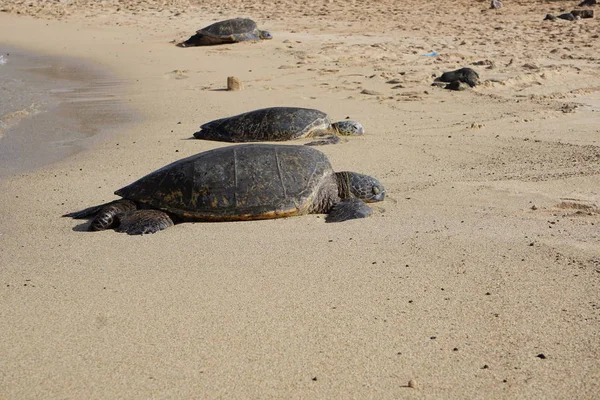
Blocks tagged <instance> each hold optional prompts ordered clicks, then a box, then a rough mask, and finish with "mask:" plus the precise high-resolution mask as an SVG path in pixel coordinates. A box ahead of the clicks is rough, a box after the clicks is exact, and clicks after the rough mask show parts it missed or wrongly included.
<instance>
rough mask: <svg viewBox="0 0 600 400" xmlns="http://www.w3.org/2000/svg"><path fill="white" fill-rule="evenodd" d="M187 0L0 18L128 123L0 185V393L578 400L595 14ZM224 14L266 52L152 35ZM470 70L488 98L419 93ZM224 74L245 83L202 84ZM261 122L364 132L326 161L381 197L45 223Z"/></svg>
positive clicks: (585, 324)
mask: <svg viewBox="0 0 600 400" xmlns="http://www.w3.org/2000/svg"><path fill="white" fill-rule="evenodd" d="M89 3H92V4H89ZM122 3H127V4H122ZM189 3H190V2H187V1H167V0H165V1H144V2H142V1H139V2H137V3H136V2H118V1H95V2H84V1H60V2H50V1H34V0H28V1H14V0H3V1H0V9H2V10H4V11H5V12H3V13H0V38H2V41H3V42H4V43H5V44H8V45H11V46H17V47H21V48H24V49H27V50H29V51H36V52H40V53H47V54H51V55H54V56H68V57H78V58H84V59H86V60H87V61H88V62H91V63H94V64H95V65H96V66H98V67H99V68H103V69H106V70H107V71H110V73H111V74H114V76H117V77H118V79H114V80H111V81H107V82H103V85H102V88H103V91H104V92H105V93H112V94H114V96H113V100H112V101H113V102H114V104H121V105H122V106H123V107H125V106H126V107H129V108H131V110H133V112H134V113H135V115H137V117H136V123H134V124H128V125H123V126H122V127H119V129H117V130H116V131H114V132H112V133H110V134H101V135H96V136H94V137H93V138H91V139H88V140H84V141H82V143H81V144H82V146H85V147H86V148H87V149H86V150H84V151H82V152H80V153H78V154H76V155H74V156H71V157H69V158H67V159H64V160H62V161H60V162H58V163H55V164H53V165H51V166H47V167H45V168H42V169H39V170H36V171H34V172H31V173H23V174H21V175H17V176H13V177H10V178H4V179H2V180H1V181H0V204H2V207H1V209H0V220H1V221H2V224H1V226H0V250H1V252H0V265H1V269H0V271H1V272H0V277H1V279H0V284H1V288H0V319H1V325H0V326H1V336H2V341H0V398H6V399H32V398H44V399H49V398H79V399H93V398H103V399H113V398H139V399H147V398H344V399H345V398H357V399H362V398H429V399H442V398H447V399H450V398H453V399H459V398H481V399H484V398H485V399H491V398H510V399H515V398H524V399H525V398H527V399H530V398H556V399H574V398H577V399H592V398H597V395H598V393H599V392H600V361H599V360H600V293H599V283H600V273H599V272H600V246H599V241H600V125H599V123H598V122H599V120H600V119H599V116H600V69H599V64H600V58H599V56H598V54H600V40H598V33H599V32H600V24H599V22H598V21H599V19H598V18H597V17H596V18H594V19H587V20H581V21H577V22H568V21H557V22H555V23H552V22H549V21H542V19H543V17H544V16H545V14H546V13H554V14H558V13H560V9H561V8H562V9H564V10H567V11H569V10H570V9H572V8H574V5H575V4H576V3H577V1H575V2H566V1H560V2H530V1H509V0H506V1H505V2H504V4H505V6H504V7H503V8H501V9H499V10H489V9H488V7H489V3H488V2H487V1H485V2H480V1H466V0H460V1H455V2H447V1H446V2H441V1H435V2H420V1H419V2H417V1H412V0H411V1H377V2H359V1H335V0H329V1H321V0H311V2H310V4H311V6H310V7H309V6H308V5H307V4H306V3H303V2H293V1H289V0H285V1H281V2H276V3H275V4H270V3H269V4H262V3H261V2H254V1H231V2H227V1H225V2H223V1H213V0H210V1H202V2H196V3H195V4H191V5H190V4H189ZM364 3H368V5H364ZM595 10H596V12H600V9H598V8H596V9H595ZM237 16H246V17H252V18H253V19H255V20H256V21H257V22H258V23H259V26H261V27H262V28H264V29H269V30H271V31H272V32H273V34H274V36H275V39H273V40H271V41H265V42H260V43H250V44H248V43H244V44H238V45H225V46H220V47H210V48H189V49H182V48H178V47H175V46H174V45H173V44H172V43H170V42H171V41H172V40H176V41H180V40H183V39H186V38H187V37H188V36H189V35H190V34H191V33H193V32H194V31H195V30H196V29H198V28H200V27H203V26H205V25H207V24H209V23H211V22H213V21H217V20H219V19H225V18H230V17H237ZM431 51H438V52H439V55H438V56H437V57H424V56H422V54H425V53H429V52H431ZM485 60H489V61H491V62H492V64H493V68H491V69H488V68H487V67H486V66H485V65H483V66H474V63H475V62H478V61H485ZM463 66H471V67H473V68H475V69H476V70H477V71H478V72H479V73H480V75H481V76H482V78H483V80H485V81H486V82H485V83H484V84H483V85H481V86H478V87H476V88H475V89H473V90H469V91H465V92H451V91H446V90H443V89H440V88H435V87H431V86H430V84H431V81H432V75H433V74H438V75H439V74H440V73H441V72H443V71H447V70H452V69H456V68H458V67H463ZM231 75H235V76H237V77H239V78H240V79H241V80H242V82H243V84H244V86H245V90H243V91H239V92H226V91H222V90H219V89H222V88H224V87H225V84H226V78H227V76H231ZM390 80H396V81H395V82H397V83H393V84H391V83H387V82H388V81H390ZM365 89H366V90H367V91H369V92H370V93H375V94H371V95H369V94H364V93H362V92H363V91H364V90H365ZM274 105H290V106H304V107H313V108H319V109H322V110H324V111H326V112H328V113H329V114H330V116H331V117H332V118H333V119H335V120H338V119H343V118H345V117H346V116H350V117H351V118H353V119H356V120H359V121H361V122H362V123H363V124H364V126H365V127H366V129H367V134H366V135H365V136H364V137H360V138H351V139H348V140H347V141H345V142H343V143H341V144H338V145H335V146H325V147H322V148H320V149H321V150H322V151H324V152H325V153H326V154H327V155H328V156H329V158H330V160H331V162H332V164H333V165H334V167H335V168H336V169H337V170H344V169H351V170H356V171H358V172H363V173H368V174H371V175H373V176H376V177H378V178H379V179H380V180H381V181H382V183H383V184H384V185H385V186H386V188H387V191H388V197H387V198H386V200H385V201H384V202H382V203H377V204H375V205H374V206H373V208H374V210H375V213H374V215H373V216H372V217H371V218H368V219H364V220H354V221H349V222H345V223H341V224H325V223H324V219H323V216H318V215H309V216H303V217H295V218H288V219H279V220H268V221H257V222H240V223H196V224H181V225H177V226H175V227H173V228H169V229H167V230H166V231H164V232H160V233H158V234H155V235H144V236H138V237H133V236H126V235H124V234H118V233H115V232H114V231H106V232H102V233H88V232H82V230H84V229H85V226H86V225H85V224H81V223H80V222H78V221H74V220H71V219H67V218H60V215H61V214H63V213H65V212H68V211H74V210H78V209H81V208H84V207H87V206H90V205H94V204H99V203H101V202H104V201H108V200H111V199H113V198H115V196H114V195H113V194H112V193H113V191H114V190H115V189H118V188H120V187H122V186H124V185H126V184H128V183H130V182H132V181H133V180H135V179H137V178H139V177H141V176H143V175H144V174H146V173H148V172H150V171H153V170H154V169H156V168H158V167H161V166H163V165H165V164H167V163H169V162H172V161H174V160H177V159H179V158H182V157H184V156H187V155H191V154H195V153H197V152H200V151H204V150H208V149H211V148H215V147H219V146H222V145H224V144H223V143H216V142H205V141H197V140H186V139H187V138H189V137H191V135H192V133H193V132H195V130H197V128H198V126H199V125H200V124H202V123H204V122H207V121H209V120H212V119H216V118H219V117H223V116H228V115H233V114H235V113H240V112H244V111H248V110H252V109H255V108H260V107H267V106H274ZM95 122H96V123H97V124H99V125H102V119H99V120H98V121H95ZM302 143H303V141H300V142H299V144H302ZM411 380H413V381H414V382H416V383H417V384H416V387H415V388H413V387H409V385H408V382H409V381H411ZM414 382H413V383H414ZM411 386H414V385H411Z"/></svg>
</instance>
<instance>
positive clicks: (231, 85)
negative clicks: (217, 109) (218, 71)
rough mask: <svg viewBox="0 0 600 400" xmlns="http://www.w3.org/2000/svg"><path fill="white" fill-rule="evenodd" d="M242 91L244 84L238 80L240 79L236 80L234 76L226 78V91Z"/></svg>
mask: <svg viewBox="0 0 600 400" xmlns="http://www.w3.org/2000/svg"><path fill="white" fill-rule="evenodd" d="M242 89H244V84H243V83H242V81H241V80H240V78H236V77H235V76H228V77H227V90H233V91H236V90H242Z"/></svg>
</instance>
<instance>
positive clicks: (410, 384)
mask: <svg viewBox="0 0 600 400" xmlns="http://www.w3.org/2000/svg"><path fill="white" fill-rule="evenodd" d="M408 387H409V388H412V389H418V388H419V384H418V383H417V381H415V380H414V379H411V380H410V381H408Z"/></svg>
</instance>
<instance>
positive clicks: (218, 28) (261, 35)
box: [178, 18, 273, 47]
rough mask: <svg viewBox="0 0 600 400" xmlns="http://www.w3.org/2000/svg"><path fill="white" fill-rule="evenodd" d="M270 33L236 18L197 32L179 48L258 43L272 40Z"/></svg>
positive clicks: (246, 20) (252, 22)
mask: <svg viewBox="0 0 600 400" xmlns="http://www.w3.org/2000/svg"><path fill="white" fill-rule="evenodd" d="M272 38H273V36H272V35H271V33H270V32H267V31H261V30H260V29H258V27H257V26H256V22H254V21H252V20H251V19H248V18H234V19H228V20H226V21H220V22H215V23H214V24H212V25H209V26H207V27H205V28H202V29H200V30H199V31H196V34H195V35H193V36H192V37H190V38H189V39H188V40H186V41H185V42H182V43H179V44H178V46H179V47H192V46H212V45H215V44H225V43H237V42H243V41H247V40H250V41H253V40H254V41H256V40H261V39H263V40H266V39H272Z"/></svg>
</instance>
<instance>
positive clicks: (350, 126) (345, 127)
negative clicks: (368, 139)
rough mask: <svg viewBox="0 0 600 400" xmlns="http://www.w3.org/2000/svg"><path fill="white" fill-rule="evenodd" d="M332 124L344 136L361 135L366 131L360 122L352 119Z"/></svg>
mask: <svg viewBox="0 0 600 400" xmlns="http://www.w3.org/2000/svg"><path fill="white" fill-rule="evenodd" d="M331 126H332V127H333V128H334V129H335V130H336V131H338V133H339V134H340V135H344V136H360V135H362V134H364V133H365V128H363V126H362V124H361V123H360V122H356V121H351V120H349V119H346V120H344V121H340V122H334V123H333V124H331Z"/></svg>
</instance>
